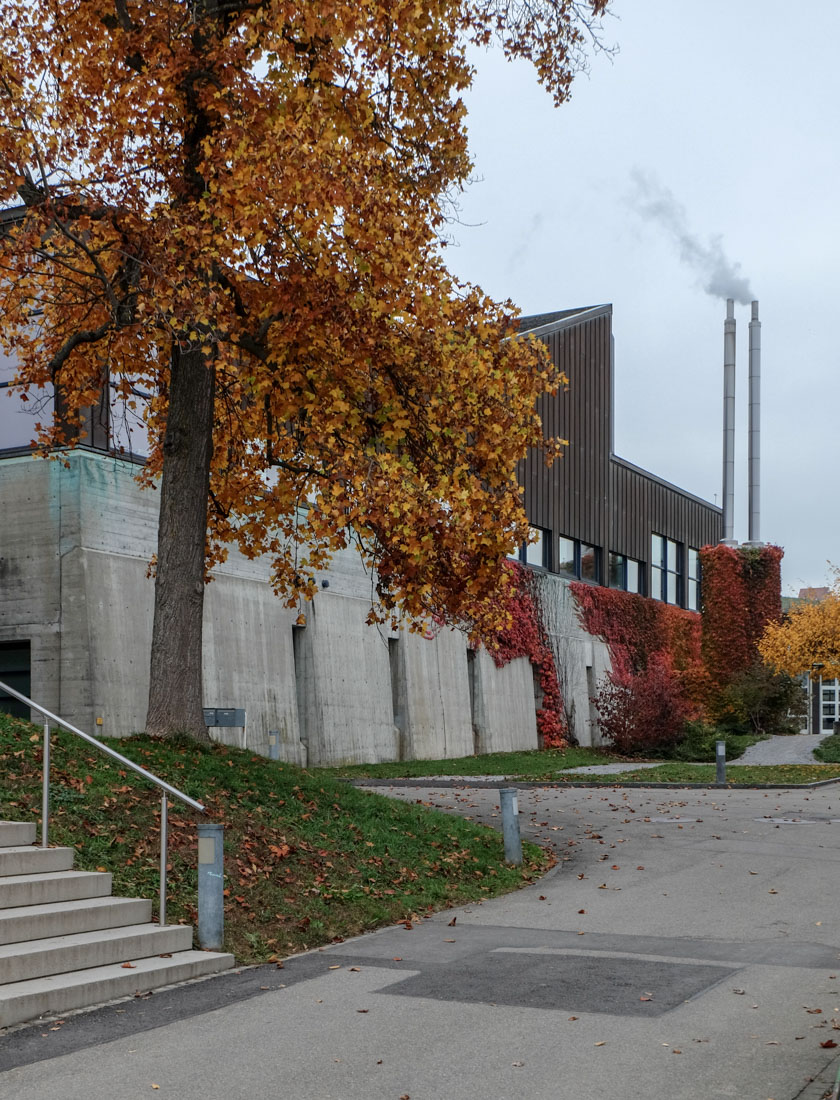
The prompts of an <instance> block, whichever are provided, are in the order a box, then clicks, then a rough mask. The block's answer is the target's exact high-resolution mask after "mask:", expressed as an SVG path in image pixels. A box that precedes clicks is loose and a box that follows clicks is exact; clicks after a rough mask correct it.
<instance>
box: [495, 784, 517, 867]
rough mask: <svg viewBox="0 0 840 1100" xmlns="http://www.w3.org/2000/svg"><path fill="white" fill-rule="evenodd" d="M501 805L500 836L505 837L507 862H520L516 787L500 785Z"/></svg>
mask: <svg viewBox="0 0 840 1100" xmlns="http://www.w3.org/2000/svg"><path fill="white" fill-rule="evenodd" d="M499 801H500V803H501V807H502V836H503V837H504V839H505V860H506V862H507V863H517V864H518V863H521V862H522V840H521V838H520V836H519V800H518V798H517V790H516V787H502V788H501V790H500V791H499Z"/></svg>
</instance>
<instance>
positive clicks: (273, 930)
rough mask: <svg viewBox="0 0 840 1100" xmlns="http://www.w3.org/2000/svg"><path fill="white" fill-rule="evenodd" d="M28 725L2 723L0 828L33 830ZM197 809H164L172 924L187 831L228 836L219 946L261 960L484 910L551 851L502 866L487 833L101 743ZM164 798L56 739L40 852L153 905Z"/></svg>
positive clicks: (370, 797) (284, 778)
mask: <svg viewBox="0 0 840 1100" xmlns="http://www.w3.org/2000/svg"><path fill="white" fill-rule="evenodd" d="M41 738H42V733H41V731H40V729H39V728H38V727H35V726H32V725H30V724H29V723H28V722H23V721H21V720H19V719H15V718H10V717H8V716H7V715H3V714H0V818H5V819H11V820H17V821H36V822H37V820H38V818H39V815H40V806H41V752H42V750H41ZM107 743H108V744H110V745H111V746H112V747H113V748H115V749H117V751H118V752H121V753H122V754H123V755H125V756H127V757H129V758H130V759H132V760H134V761H135V762H136V763H138V764H140V765H142V766H143V767H144V768H146V769H147V770H149V771H151V772H154V773H155V774H156V775H158V776H160V777H161V778H162V779H165V780H167V781H168V782H169V783H171V784H173V785H174V786H175V787H179V788H180V789H181V790H183V791H184V792H185V793H186V794H188V795H190V796H191V797H193V798H196V799H198V800H199V801H201V802H203V803H204V804H205V805H206V806H207V813H206V815H201V814H198V813H197V812H193V811H192V810H189V809H188V808H186V807H184V806H183V805H182V804H181V803H179V802H170V805H169V828H170V836H169V863H170V866H171V870H170V873H169V894H168V911H167V917H168V919H169V920H170V921H171V922H172V923H176V922H178V921H188V922H195V920H196V911H195V899H196V854H197V839H196V829H195V826H196V824H197V823H198V822H199V821H202V820H203V821H211V822H221V823H223V824H224V826H225V871H226V887H227V888H226V890H225V893H226V905H225V947H226V949H227V950H229V951H232V952H233V953H234V954H235V955H236V957H237V959H238V960H239V961H240V962H242V963H253V962H261V961H265V960H267V959H270V958H272V957H274V956H278V957H279V956H282V955H287V954H290V953H291V952H294V951H300V950H304V949H306V948H307V947H313V946H317V945H319V944H323V943H329V942H332V941H336V940H340V939H342V938H345V937H347V936H353V935H356V934H358V933H360V932H362V931H365V930H367V929H371V928H375V927H377V926H379V925H383V924H388V923H392V922H396V921H400V920H406V919H409V918H411V917H414V916H422V915H423V914H425V913H427V912H430V911H433V910H436V909H442V908H446V907H447V906H451V905H456V904H462V903H465V902H469V901H474V900H477V899H484V898H488V897H493V896H495V895H497V894H502V893H505V892H507V891H510V890H513V889H516V888H517V887H519V886H521V885H522V884H523V883H524V882H528V881H530V880H532V879H534V878H535V877H537V876H538V875H540V874H542V872H543V871H545V870H546V869H547V868H548V867H550V866H551V864H552V862H553V857H552V856H551V855H549V854H548V853H547V852H545V851H543V850H541V849H539V848H537V847H535V846H534V845H531V844H526V845H524V850H525V862H524V864H523V866H522V867H521V868H513V867H508V866H507V865H506V864H505V863H504V851H503V845H502V839H501V836H500V835H499V834H497V833H496V832H494V831H493V830H491V829H487V828H484V827H482V826H479V825H475V824H473V823H471V822H469V821H464V820H462V819H460V818H457V817H453V816H451V815H447V814H443V813H441V812H438V811H434V810H429V809H427V808H425V807H422V806H419V805H409V804H405V803H401V802H396V801H392V800H390V799H388V798H385V797H382V796H380V795H376V794H370V793H368V792H365V791H359V790H356V789H355V788H354V787H352V786H350V785H349V784H347V783H342V782H341V781H340V780H336V779H333V778H330V777H329V776H327V775H324V774H315V773H309V772H304V771H301V770H300V769H298V768H295V767H293V766H291V765H288V764H281V763H277V762H273V761H269V760H266V759H265V758H263V757H260V756H255V755H253V754H252V753H249V752H247V751H243V750H241V749H234V748H230V747H226V746H222V745H213V746H209V747H204V746H198V745H196V744H195V743H194V742H180V743H172V742H164V741H159V740H155V739H152V738H149V737H145V736H140V737H134V738H131V739H129V740H125V741H114V740H110V741H108V742H107ZM159 836H160V797H159V793H158V790H157V788H155V787H152V786H151V785H150V784H148V783H146V782H145V781H144V780H142V779H141V777H140V776H136V775H135V774H134V773H133V772H131V771H126V770H125V769H123V768H121V767H120V765H119V764H118V763H117V762H116V761H113V760H110V759H109V758H108V757H106V756H104V755H103V754H101V753H99V752H97V751H96V750H95V749H94V748H92V747H89V746H87V745H86V744H85V743H84V742H81V741H80V739H79V738H77V737H74V736H73V735H72V734H69V733H65V732H64V731H58V732H56V733H55V734H54V736H53V739H52V788H51V820H50V841H51V843H53V844H59V845H70V846H75V848H76V850H77V858H76V866H77V867H78V868H81V869H83V870H97V869H100V870H108V871H111V872H113V874H114V894H115V895H122V896H128V897H148V898H153V899H154V898H155V897H156V895H157V891H158V862H159V852H160V849H159Z"/></svg>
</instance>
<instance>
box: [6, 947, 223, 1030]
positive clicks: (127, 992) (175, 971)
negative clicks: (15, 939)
mask: <svg viewBox="0 0 840 1100" xmlns="http://www.w3.org/2000/svg"><path fill="white" fill-rule="evenodd" d="M131 961H132V962H134V961H135V960H131ZM233 963H234V959H233V955H226V954H217V953H216V952H212V951H181V952H178V954H175V955H173V956H172V958H171V959H161V958H158V957H157V955H156V956H155V957H154V958H150V959H137V960H136V966H135V967H134V968H133V969H131V970H127V969H124V968H123V967H122V965H121V964H120V963H113V964H112V965H110V966H100V967H94V968H93V969H90V970H76V971H74V972H73V973H71V974H57V975H56V976H55V977H51V978H34V979H31V980H30V981H25V982H13V983H11V984H9V985H3V986H0V1027H9V1026H10V1025H11V1024H18V1023H23V1022H24V1021H27V1020H35V1019H37V1017H39V1016H53V1015H56V1014H57V1013H61V1012H67V1011H69V1010H70V1009H72V1008H87V1007H91V1006H93V1005H97V1004H103V1003H104V1002H105V1001H110V1000H113V999H114V998H116V997H130V996H131V995H132V994H134V993H143V992H145V991H146V990H149V989H159V988H160V987H162V986H165V985H174V984H176V983H177V982H185V981H189V980H190V979H191V978H201V977H204V976H206V975H209V974H217V973H219V972H220V971H222V970H228V969H229V968H230V967H231V966H233Z"/></svg>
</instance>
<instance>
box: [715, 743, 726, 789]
mask: <svg viewBox="0 0 840 1100" xmlns="http://www.w3.org/2000/svg"><path fill="white" fill-rule="evenodd" d="M715 783H716V784H717V785H718V786H719V787H723V786H725V785H726V742H725V741H715Z"/></svg>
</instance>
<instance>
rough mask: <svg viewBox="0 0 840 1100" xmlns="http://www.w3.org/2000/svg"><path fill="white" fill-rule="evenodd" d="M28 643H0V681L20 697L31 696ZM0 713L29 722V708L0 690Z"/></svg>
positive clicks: (30, 664) (30, 665)
mask: <svg viewBox="0 0 840 1100" xmlns="http://www.w3.org/2000/svg"><path fill="white" fill-rule="evenodd" d="M31 667H32V660H31V656H30V648H29V641H28V640H27V641H25V642H0V680H2V681H3V683H5V684H8V685H9V687H11V688H14V689H15V690H16V691H19V692H20V693H21V695H26V696H31V695H32V686H31V684H32V678H31ZM0 711H3V712H4V713H6V714H11V715H14V717H15V718H25V719H26V720H27V721H29V707H27V706H26V704H25V703H21V701H20V700H19V699H15V697H14V696H13V695H8V694H7V693H6V692H4V691H3V690H2V689H0Z"/></svg>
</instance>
